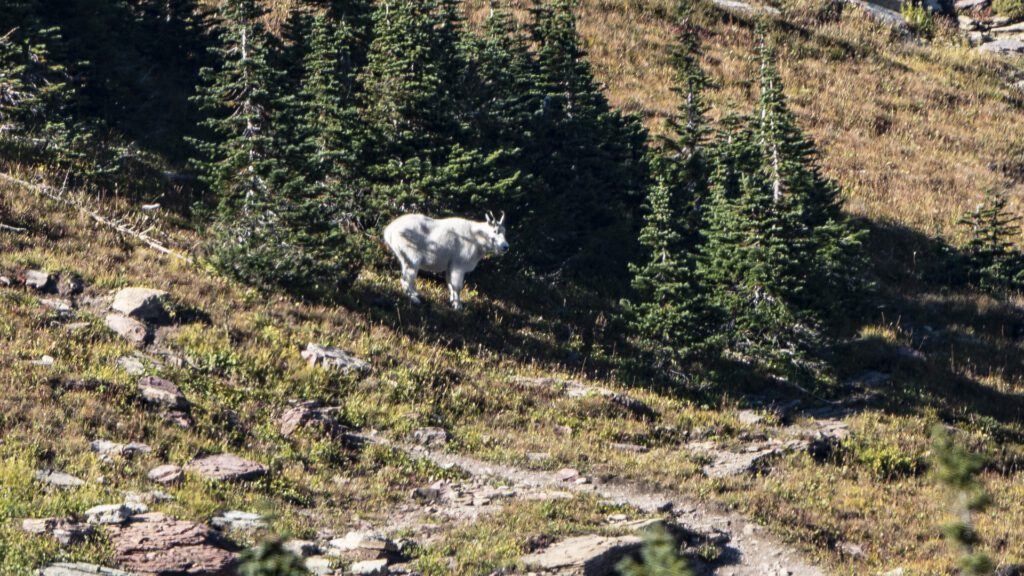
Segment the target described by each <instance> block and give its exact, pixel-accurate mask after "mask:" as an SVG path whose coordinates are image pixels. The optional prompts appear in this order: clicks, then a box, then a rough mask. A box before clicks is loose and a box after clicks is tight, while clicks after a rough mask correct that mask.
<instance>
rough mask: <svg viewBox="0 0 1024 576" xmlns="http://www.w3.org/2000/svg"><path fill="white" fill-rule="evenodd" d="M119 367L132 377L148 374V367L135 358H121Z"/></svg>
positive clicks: (118, 360)
mask: <svg viewBox="0 0 1024 576" xmlns="http://www.w3.org/2000/svg"><path fill="white" fill-rule="evenodd" d="M117 367H118V368H120V369H121V370H124V371H125V372H126V373H127V374H128V375H130V376H142V375H143V374H145V373H146V365H145V364H143V363H142V360H139V359H138V358H135V357H133V356H121V357H120V358H118V359H117Z"/></svg>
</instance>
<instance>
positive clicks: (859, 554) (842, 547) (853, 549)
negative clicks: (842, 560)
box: [836, 542, 864, 558]
mask: <svg viewBox="0 0 1024 576" xmlns="http://www.w3.org/2000/svg"><path fill="white" fill-rule="evenodd" d="M836 548H838V549H839V551H840V552H842V554H843V556H849V557H851V558H864V549H863V548H861V546H860V545H859V544H854V543H852V542H840V543H839V545H838V546H836Z"/></svg>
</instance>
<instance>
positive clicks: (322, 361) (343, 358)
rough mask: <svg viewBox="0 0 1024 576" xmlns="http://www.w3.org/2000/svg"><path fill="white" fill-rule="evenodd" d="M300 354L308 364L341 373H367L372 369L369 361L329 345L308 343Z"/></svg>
mask: <svg viewBox="0 0 1024 576" xmlns="http://www.w3.org/2000/svg"><path fill="white" fill-rule="evenodd" d="M301 356H302V359H303V360H305V361H306V363H307V364H309V365H310V366H322V367H323V368H327V369H330V370H336V371H338V372H341V373H342V374H350V373H352V372H358V373H367V372H370V370H371V369H372V367H371V366H370V363H369V362H367V361H365V360H362V359H360V358H357V357H356V356H354V355H352V354H350V353H348V352H346V351H344V350H342V349H340V348H334V347H331V346H321V345H319V344H313V343H309V344H306V349H305V350H303V351H302V353H301Z"/></svg>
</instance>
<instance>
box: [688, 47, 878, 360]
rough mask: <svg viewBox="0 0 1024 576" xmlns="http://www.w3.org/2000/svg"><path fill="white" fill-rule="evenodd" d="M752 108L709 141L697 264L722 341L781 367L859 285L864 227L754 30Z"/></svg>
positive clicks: (816, 338) (808, 345)
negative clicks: (845, 210) (844, 204)
mask: <svg viewBox="0 0 1024 576" xmlns="http://www.w3.org/2000/svg"><path fill="white" fill-rule="evenodd" d="M758 55H759V63H760V87H761V96H760V99H759V103H758V107H757V114H756V116H755V117H754V118H753V119H752V120H750V121H749V122H747V124H749V127H744V126H743V125H744V124H745V123H744V122H742V121H740V120H738V119H735V118H732V119H729V120H728V121H727V122H726V123H725V130H724V131H723V133H722V134H721V135H720V137H719V142H718V143H717V144H716V146H715V151H714V157H715V169H714V171H713V174H712V178H711V182H712V192H711V202H710V207H709V210H708V227H707V231H706V233H705V234H706V236H707V242H706V244H705V247H704V249H703V254H702V273H703V274H704V276H705V277H706V278H707V279H708V281H709V282H711V283H712V285H713V286H714V289H713V290H712V292H713V293H714V294H715V300H716V304H717V305H718V306H719V307H720V308H721V309H722V310H723V311H724V312H725V314H726V316H727V317H728V318H729V319H730V325H729V327H728V329H727V330H726V331H727V332H728V336H729V339H730V347H731V348H732V349H733V350H734V351H736V352H740V353H742V354H743V355H744V356H746V357H747V358H750V359H759V360H758V361H759V362H761V363H763V364H767V365H769V366H771V367H773V368H777V369H786V367H787V366H792V365H793V364H794V363H797V364H799V363H800V361H801V360H800V359H804V358H806V352H807V351H809V350H810V349H812V348H813V347H814V346H816V345H817V344H818V343H820V342H821V338H822V333H821V331H820V329H821V327H822V326H823V320H826V319H828V315H829V314H830V313H832V312H835V311H836V310H838V309H839V307H841V306H842V305H843V304H845V303H847V302H848V299H847V298H848V297H849V296H850V295H852V294H854V293H856V292H857V291H858V290H860V289H861V288H862V287H863V279H862V278H863V263H864V256H863V251H862V248H861V241H862V238H863V232H861V231H859V230H857V229H856V228H855V227H853V226H852V225H851V224H850V223H849V221H848V220H847V219H846V217H845V216H844V215H843V214H842V211H841V202H840V197H839V188H838V187H837V186H836V185H835V184H834V183H833V182H831V181H829V180H828V179H826V178H824V177H823V176H822V175H821V173H820V170H819V169H818V167H817V152H816V150H815V147H814V144H813V142H811V141H810V140H808V139H807V138H806V137H804V136H803V134H802V133H801V131H800V129H799V127H798V126H797V124H796V120H795V117H794V116H793V114H792V112H790V110H789V109H788V106H787V104H786V99H785V96H784V93H783V89H782V82H781V78H780V75H779V72H778V69H777V67H776V65H775V57H774V53H773V51H772V49H771V47H770V45H769V44H768V42H767V38H766V37H765V34H764V31H763V30H761V31H760V32H759V48H758Z"/></svg>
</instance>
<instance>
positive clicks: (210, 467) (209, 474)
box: [185, 454, 267, 482]
mask: <svg viewBox="0 0 1024 576" xmlns="http://www.w3.org/2000/svg"><path fill="white" fill-rule="evenodd" d="M185 470H186V471H188V472H194V473H196V474H199V475H200V476H202V477H203V478H206V479H207V480H215V481H218V482H236V481H245V480H255V479H257V478H259V477H261V476H263V475H264V474H266V473H267V469H266V468H265V467H264V466H263V465H262V464H259V463H257V462H253V461H252V460H246V459H245V458H242V457H240V456H235V455H234V454H215V455H213V456H207V457H205V458H199V459H198V460H193V461H192V462H190V463H189V464H188V466H185Z"/></svg>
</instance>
